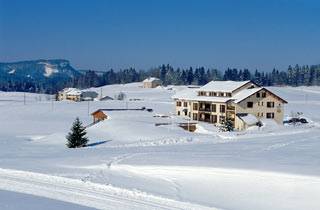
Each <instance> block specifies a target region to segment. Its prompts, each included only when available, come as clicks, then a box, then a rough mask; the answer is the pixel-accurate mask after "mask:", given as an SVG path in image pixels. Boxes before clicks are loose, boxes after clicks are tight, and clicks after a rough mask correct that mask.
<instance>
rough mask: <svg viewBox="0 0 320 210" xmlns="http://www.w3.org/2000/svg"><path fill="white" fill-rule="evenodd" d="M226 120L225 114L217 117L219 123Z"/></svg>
mask: <svg viewBox="0 0 320 210" xmlns="http://www.w3.org/2000/svg"><path fill="white" fill-rule="evenodd" d="M225 121H226V117H225V116H220V117H219V123H220V124H222V123H224V122H225Z"/></svg>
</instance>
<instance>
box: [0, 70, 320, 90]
mask: <svg viewBox="0 0 320 210" xmlns="http://www.w3.org/2000/svg"><path fill="white" fill-rule="evenodd" d="M147 77H158V78H160V79H161V80H162V82H163V84H164V85H204V84H206V83H207V82H209V81H212V80H235V81H243V80H252V81H254V82H256V83H257V84H259V85H263V86H283V85H289V86H301V85H305V86H310V85H320V65H311V66H299V65H295V66H294V67H292V66H289V67H288V69H287V70H286V71H279V70H277V69H273V70H272V71H271V72H262V71H259V70H255V71H249V70H248V69H236V68H228V69H226V70H225V71H220V70H217V69H206V68H204V67H198V68H192V67H190V68H186V69H182V68H173V67H172V66H170V65H161V66H159V67H157V68H152V69H150V70H148V71H143V70H136V69H134V68H128V69H123V70H117V71H115V70H112V69H111V70H108V71H106V72H104V73H101V72H100V73H99V74H98V73H96V72H95V71H91V70H89V71H85V72H84V73H82V74H80V73H79V74H78V75H76V76H74V77H72V79H71V78H70V79H68V80H55V81H50V80H45V81H41V82H40V81H39V80H29V81H19V80H16V81H13V80H10V81H6V82H1V84H0V89H1V90H4V91H27V92H41V93H56V92H57V91H59V90H61V89H62V88H64V87H77V88H80V89H82V88H88V87H99V86H103V85H110V84H124V83H130V82H139V81H142V80H144V79H145V78H147Z"/></svg>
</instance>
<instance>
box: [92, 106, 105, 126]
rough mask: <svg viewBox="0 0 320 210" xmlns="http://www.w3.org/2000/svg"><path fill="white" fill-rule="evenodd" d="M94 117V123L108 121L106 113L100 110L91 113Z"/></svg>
mask: <svg viewBox="0 0 320 210" xmlns="http://www.w3.org/2000/svg"><path fill="white" fill-rule="evenodd" d="M91 115H92V117H93V123H96V122H100V121H102V120H105V119H108V115H107V113H106V111H104V110H102V109H98V110H97V111H95V112H93V113H91Z"/></svg>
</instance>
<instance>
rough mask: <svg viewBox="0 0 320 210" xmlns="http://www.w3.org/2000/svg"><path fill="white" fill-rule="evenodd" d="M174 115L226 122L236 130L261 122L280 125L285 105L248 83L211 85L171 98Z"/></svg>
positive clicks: (274, 95)
mask: <svg viewBox="0 0 320 210" xmlns="http://www.w3.org/2000/svg"><path fill="white" fill-rule="evenodd" d="M173 98H174V99H175V101H176V114H177V115H182V116H189V117H190V118H191V119H193V120H198V121H205V122H208V123H213V124H215V125H222V124H224V123H225V122H226V120H229V121H231V122H232V125H233V127H234V128H235V129H237V130H244V129H246V128H247V127H249V126H251V125H255V124H256V123H257V122H258V121H259V120H260V119H261V118H269V119H273V120H274V121H275V122H277V123H278V124H282V123H283V113H284V107H283V105H284V104H285V103H287V102H286V101H285V100H284V99H282V98H280V97H279V96H277V95H276V94H274V93H273V92H271V91H270V90H268V89H266V88H264V87H260V86H259V85H257V84H255V83H253V82H251V81H241V82H238V81H211V82H209V83H208V84H206V85H204V86H202V87H200V88H197V89H186V90H184V91H180V92H178V93H177V94H176V95H174V96H173Z"/></svg>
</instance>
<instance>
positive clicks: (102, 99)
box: [100, 96, 114, 101]
mask: <svg viewBox="0 0 320 210" xmlns="http://www.w3.org/2000/svg"><path fill="white" fill-rule="evenodd" d="M109 100H114V99H113V98H112V97H110V96H105V97H102V98H100V101H109Z"/></svg>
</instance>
